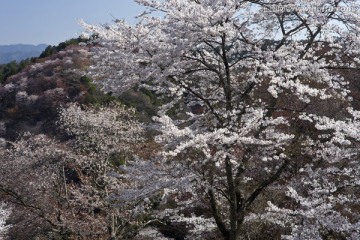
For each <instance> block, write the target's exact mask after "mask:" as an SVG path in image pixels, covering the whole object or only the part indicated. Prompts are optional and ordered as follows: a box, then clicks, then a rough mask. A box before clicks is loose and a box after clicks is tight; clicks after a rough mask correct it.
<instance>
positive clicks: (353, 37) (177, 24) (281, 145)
mask: <svg viewBox="0 0 360 240" xmlns="http://www.w3.org/2000/svg"><path fill="white" fill-rule="evenodd" d="M136 2H137V3H139V4H140V5H142V6H145V7H146V8H147V11H146V12H144V13H143V14H142V15H140V16H139V22H138V24H136V25H135V26H131V25H129V24H127V23H126V22H124V21H116V22H115V23H114V24H113V25H106V26H94V25H88V24H86V23H83V25H84V27H85V29H86V30H87V32H88V33H89V34H94V33H95V34H96V35H97V36H98V37H99V38H98V39H96V40H95V41H94V42H95V43H96V45H95V47H93V51H94V56H93V59H94V60H95V61H94V62H95V64H94V66H93V68H92V69H91V72H92V74H93V77H94V78H97V79H98V80H99V83H100V85H102V86H103V89H104V90H105V91H111V92H113V93H116V92H122V91H124V90H126V89H127V88H129V87H132V86H135V85H140V86H142V87H146V88H148V89H151V90H153V91H154V92H156V93H157V94H159V95H162V96H165V97H166V99H167V100H169V99H170V101H168V102H167V104H164V105H163V106H162V108H161V110H160V111H159V113H158V116H157V117H156V118H155V120H156V121H157V122H159V123H160V128H159V130H161V132H162V134H161V135H158V136H157V138H156V140H157V141H158V142H160V143H163V144H164V146H165V147H164V151H163V155H164V156H165V157H166V159H172V160H173V161H174V162H182V163H184V164H185V165H186V166H187V168H189V169H191V171H189V173H191V174H194V173H196V178H194V179H196V180H194V181H193V186H192V188H191V189H192V190H191V194H190V197H189V198H195V199H196V198H197V199H199V195H200V193H203V197H206V198H207V201H208V206H209V208H210V209H211V212H212V218H213V221H214V222H215V224H216V226H217V228H218V230H219V231H220V232H221V234H222V236H223V238H224V239H229V240H230V239H231V240H234V239H239V238H241V236H245V235H243V234H245V233H246V232H247V231H248V229H246V227H245V226H246V223H247V222H249V221H259V219H261V217H264V216H266V214H265V212H267V213H268V214H270V215H271V217H270V215H269V218H268V219H267V218H265V219H263V221H269V219H271V222H273V223H274V224H277V225H279V226H280V227H281V228H282V229H283V232H285V230H286V229H292V233H291V234H290V235H288V238H289V239H303V238H304V237H305V238H314V239H318V238H319V236H327V235H333V236H338V234H339V236H342V237H348V238H355V239H356V238H357V236H358V233H359V232H358V230H357V229H358V220H359V219H358V214H355V210H353V211H350V210H349V211H346V210H344V205H345V204H350V203H351V205H353V206H354V208H355V209H356V206H357V208H358V201H357V200H356V199H357V198H356V195H355V190H354V189H356V188H357V187H358V184H359V177H358V175H356V173H357V172H358V168H357V167H356V166H357V165H358V164H357V165H356V161H358V157H357V154H358V150H357V149H358V148H357V147H356V146H357V142H358V140H359V137H358V136H359V134H358V112H357V111H355V110H353V109H352V107H351V98H352V96H351V92H350V91H349V89H348V87H347V86H348V81H347V79H345V78H344V77H342V76H341V75H340V73H339V70H342V69H348V70H353V71H358V70H359V58H358V57H359V50H360V46H359V45H360V41H359V40H360V39H359V32H360V31H359V30H360V29H359V28H360V27H359V26H360V17H359V14H358V13H357V12H356V11H357V10H358V9H359V4H358V2H357V1H354V0H317V1H305V0H304V1H300V0H294V1H277V0H276V1H275V0H266V1H262V0H259V1H239V0H165V1H156V0H137V1H136ZM310 4H312V5H310ZM183 102H186V104H187V107H188V108H190V109H191V107H192V106H201V110H200V111H198V112H196V113H194V112H191V111H189V109H187V108H185V109H184V110H183V111H185V112H186V117H171V116H169V115H168V113H169V112H170V111H169V110H173V109H176V108H178V107H179V106H182V103H183ZM340 163H341V164H340ZM191 176H192V175H191ZM337 176H339V178H337ZM339 179H341V180H339ZM299 181H302V182H303V184H300V182H299ZM285 188H287V189H288V190H286V192H285V191H284V190H283V189H285ZM337 188H340V189H343V190H341V191H345V192H339V191H337V190H336V189H337ZM187 189H188V188H187ZM274 194H276V195H277V196H282V198H283V199H288V198H292V199H293V200H294V202H295V203H297V204H290V203H291V201H289V204H288V206H287V205H284V206H282V207H278V206H277V205H278V204H280V201H281V200H279V199H276V198H275V197H270V196H271V195H274ZM267 196H268V197H267ZM266 197H267V199H266ZM279 198H280V197H279ZM189 201H190V199H189ZM267 201H270V202H269V204H268V205H266V204H263V203H264V202H267ZM193 202H194V201H193ZM339 206H342V207H339ZM348 212H350V213H348ZM309 213H311V215H310V214H309ZM264 214H265V215H264ZM348 214H352V215H353V217H349V216H348ZM329 215H331V216H333V217H334V221H330V220H329V219H327V218H328V216H329ZM175 217H176V216H175ZM198 217H199V216H198ZM204 219H205V218H204ZM335 222H340V223H341V224H340V225H339V224H336V223H335ZM199 225H201V224H199ZM205 231H206V230H205ZM282 235H286V234H285V233H284V234H282Z"/></svg>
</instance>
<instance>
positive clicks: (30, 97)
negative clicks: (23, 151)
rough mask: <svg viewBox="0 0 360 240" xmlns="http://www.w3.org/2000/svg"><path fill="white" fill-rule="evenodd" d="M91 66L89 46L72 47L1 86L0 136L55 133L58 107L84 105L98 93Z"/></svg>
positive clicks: (10, 136)
mask: <svg viewBox="0 0 360 240" xmlns="http://www.w3.org/2000/svg"><path fill="white" fill-rule="evenodd" d="M88 64H89V60H88V49H87V47H83V46H78V45H71V46H68V47H67V48H66V49H65V50H63V51H60V52H58V53H56V54H53V55H51V56H49V57H47V58H42V59H38V60H37V61H36V63H34V64H32V65H29V66H28V67H26V68H25V69H24V70H23V71H21V72H20V73H18V74H16V75H13V76H11V77H9V78H8V79H7V81H6V82H5V83H4V84H2V85H0V102H1V104H0V137H3V138H8V139H15V138H17V137H18V136H19V134H21V133H22V132H24V131H30V132H33V133H54V129H55V126H54V122H55V121H54V120H55V118H56V114H57V111H58V107H60V106H62V105H64V104H66V103H69V102H79V103H84V102H86V101H88V100H89V95H88V94H89V90H90V91H91V90H92V91H94V87H93V86H91V84H90V81H89V79H88V78H87V77H85V76H84V74H85V69H86V67H87V65H88Z"/></svg>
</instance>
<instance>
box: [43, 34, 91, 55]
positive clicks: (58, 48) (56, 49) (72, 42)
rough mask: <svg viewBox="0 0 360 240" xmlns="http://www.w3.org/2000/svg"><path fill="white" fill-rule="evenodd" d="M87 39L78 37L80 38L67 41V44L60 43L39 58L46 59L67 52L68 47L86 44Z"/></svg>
mask: <svg viewBox="0 0 360 240" xmlns="http://www.w3.org/2000/svg"><path fill="white" fill-rule="evenodd" d="M86 42H87V39H84V38H81V37H78V38H71V39H69V40H66V41H65V42H61V43H59V44H58V45H57V46H50V45H49V46H48V47H47V48H46V49H45V50H44V51H43V52H42V53H41V54H40V56H39V58H46V57H50V56H51V55H54V54H56V53H58V52H60V51H62V50H65V48H66V47H68V46H71V45H78V44H79V43H86Z"/></svg>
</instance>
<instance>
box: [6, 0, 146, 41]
mask: <svg viewBox="0 0 360 240" xmlns="http://www.w3.org/2000/svg"><path fill="white" fill-rule="evenodd" d="M143 10H144V9H142V8H140V7H139V6H138V5H137V4H136V3H134V2H133V0H0V45H5V44H16V43H26V44H40V43H46V44H51V45H55V44H58V43H60V42H63V41H65V40H67V39H70V38H72V37H77V36H78V35H79V34H80V33H81V27H80V26H79V25H78V23H77V21H78V20H79V19H84V20H85V21H86V22H89V23H94V24H95V23H109V22H111V21H112V20H113V19H114V18H113V17H112V16H114V17H115V18H118V19H125V20H127V21H128V22H132V23H134V22H135V21H136V20H135V18H134V17H135V16H136V15H138V14H139V13H141V12H142V11H143Z"/></svg>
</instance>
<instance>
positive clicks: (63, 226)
mask: <svg viewBox="0 0 360 240" xmlns="http://www.w3.org/2000/svg"><path fill="white" fill-rule="evenodd" d="M59 115H60V118H59V125H60V127H61V128H62V129H63V130H64V131H65V132H66V133H67V134H68V135H69V136H70V137H71V139H70V140H69V141H67V142H59V141H57V140H54V139H51V138H50V137H48V136H46V135H35V136H34V135H31V134H28V133H27V134H24V136H22V138H20V139H19V140H17V141H15V142H6V141H4V143H3V142H2V144H1V146H0V147H1V148H0V149H1V151H0V156H1V161H0V172H1V174H0V199H3V200H5V201H6V202H7V203H8V204H9V206H10V207H11V212H10V214H7V215H9V216H8V218H9V219H12V221H13V222H14V224H13V225H12V226H10V227H9V232H8V235H9V236H11V237H13V238H16V239H35V238H39V239H50V238H51V239H52V238H57V237H62V238H85V239H107V238H110V237H112V238H114V239H115V238H121V237H125V236H127V235H131V232H132V231H133V230H132V229H131V228H130V229H127V227H128V225H131V224H130V223H131V221H135V220H134V219H136V213H137V212H139V211H140V210H139V211H137V209H136V208H133V207H131V208H127V205H123V206H122V207H121V208H120V207H118V205H119V202H118V201H115V200H113V199H114V196H117V195H118V192H119V191H121V190H122V189H126V188H128V186H129V185H130V183H129V182H127V181H126V180H124V179H123V178H121V172H120V170H119V166H121V165H124V164H126V163H125V162H124V161H125V160H126V159H125V160H124V159H123V156H131V155H132V154H134V153H133V145H134V144H139V143H141V141H142V136H141V135H142V134H143V127H142V126H141V124H140V123H138V122H137V121H136V120H135V118H134V110H132V109H127V108H125V107H124V106H122V105H120V104H112V105H111V106H106V107H104V106H98V107H80V106H78V105H75V104H72V105H70V106H68V108H63V109H61V110H60V113H59ZM114 206H116V207H114ZM128 209H129V210H128ZM0 210H1V216H2V215H3V213H2V211H3V210H2V208H1V209H0ZM4 213H5V212H4ZM7 215H6V216H7ZM6 216H5V215H4V217H6ZM0 223H1V225H0V227H1V226H2V224H3V223H2V222H0Z"/></svg>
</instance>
